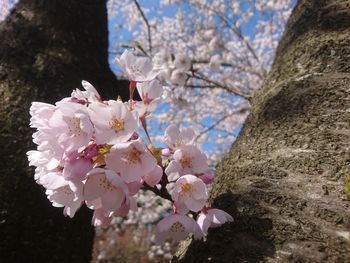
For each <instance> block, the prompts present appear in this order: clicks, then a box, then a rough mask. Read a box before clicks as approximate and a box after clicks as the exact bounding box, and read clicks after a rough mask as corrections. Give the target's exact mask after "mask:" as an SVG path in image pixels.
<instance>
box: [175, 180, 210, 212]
mask: <svg viewBox="0 0 350 263" xmlns="http://www.w3.org/2000/svg"><path fill="white" fill-rule="evenodd" d="M171 198H172V199H173V200H174V202H175V203H174V204H175V207H176V209H177V210H176V211H177V212H179V213H181V214H184V213H187V212H188V210H191V211H193V212H198V211H200V210H201V209H202V208H203V206H204V205H205V202H206V201H207V198H208V192H207V187H206V186H205V184H204V183H203V181H202V180H201V179H199V178H197V177H196V176H194V175H190V174H187V175H184V176H181V177H180V178H179V179H178V180H177V181H176V182H175V185H174V189H173V190H172V192H171Z"/></svg>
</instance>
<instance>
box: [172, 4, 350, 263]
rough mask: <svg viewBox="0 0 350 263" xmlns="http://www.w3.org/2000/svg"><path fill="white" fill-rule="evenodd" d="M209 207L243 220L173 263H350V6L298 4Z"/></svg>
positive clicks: (185, 246)
mask: <svg viewBox="0 0 350 263" xmlns="http://www.w3.org/2000/svg"><path fill="white" fill-rule="evenodd" d="M252 105H253V106H252V111H251V114H250V116H249V117H248V119H247V122H246V124H245V126H244V128H243V130H242V133H241V135H240V136H239V138H238V139H237V141H236V142H235V143H234V145H233V146H232V149H231V151H230V153H229V154H228V155H227V156H226V157H225V158H224V160H223V161H222V162H221V163H220V164H219V166H218V167H217V172H216V176H217V178H216V183H215V185H214V186H213V189H212V190H211V194H210V197H211V202H212V203H213V204H214V205H215V206H216V207H219V208H222V209H224V210H226V211H228V212H229V213H230V214H232V216H233V217H234V219H235V221H234V222H233V223H231V224H226V225H225V226H223V227H222V228H217V229H212V231H209V235H208V237H207V239H206V241H191V240H187V241H186V242H183V243H182V244H181V245H180V247H179V250H178V253H177V256H176V258H175V260H174V261H175V262H220V263H222V262H350V246H349V244H348V241H347V238H348V236H349V228H350V224H349V223H350V221H349V219H350V203H349V201H348V200H346V196H345V193H344V186H345V177H346V176H348V175H350V2H349V1H345V0H343V1H342V0H300V1H299V2H298V4H297V6H296V8H295V9H294V11H293V13H292V15H291V18H290V20H289V22H288V25H287V27H286V30H285V33H284V36H283V38H282V40H281V42H280V44H279V47H278V50H277V55H276V59H275V62H274V65H273V68H272V71H271V73H270V74H269V76H268V78H267V80H266V81H265V83H264V85H263V88H262V89H261V90H260V92H258V93H257V94H256V95H255V96H254V99H253V103H252Z"/></svg>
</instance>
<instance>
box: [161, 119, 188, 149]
mask: <svg viewBox="0 0 350 263" xmlns="http://www.w3.org/2000/svg"><path fill="white" fill-rule="evenodd" d="M194 137H195V132H194V130H193V129H192V128H184V129H181V131H180V129H179V127H178V126H176V125H174V124H172V125H170V126H169V127H168V128H167V129H166V130H165V134H164V142H165V143H166V144H167V145H168V146H169V148H171V149H176V148H178V147H180V146H181V145H186V144H192V143H193V140H194Z"/></svg>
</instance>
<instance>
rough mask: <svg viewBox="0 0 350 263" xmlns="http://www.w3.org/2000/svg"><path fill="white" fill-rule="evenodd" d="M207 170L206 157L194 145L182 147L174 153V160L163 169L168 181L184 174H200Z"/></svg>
mask: <svg viewBox="0 0 350 263" xmlns="http://www.w3.org/2000/svg"><path fill="white" fill-rule="evenodd" d="M208 169H209V167H208V164H207V157H206V156H205V154H203V153H202V152H201V151H200V150H199V149H198V148H197V147H196V146H194V145H182V146H180V147H179V148H178V149H177V150H176V151H175V153H174V160H173V161H171V162H170V163H169V165H168V167H167V168H166V169H165V173H166V175H167V176H168V180H169V181H174V180H176V179H177V178H179V177H180V176H182V175H184V174H201V173H205V172H206V171H207V170H208Z"/></svg>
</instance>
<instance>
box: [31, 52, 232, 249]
mask: <svg viewBox="0 0 350 263" xmlns="http://www.w3.org/2000/svg"><path fill="white" fill-rule="evenodd" d="M116 63H118V64H119V66H120V68H121V69H122V70H123V72H124V74H125V75H126V76H127V77H128V79H129V80H130V85H129V90H130V99H129V101H128V102H122V101H121V100H120V99H118V100H103V99H102V98H101V96H100V95H99V94H98V92H97V91H96V89H95V88H94V87H93V86H92V85H91V84H90V83H88V82H87V81H83V82H82V85H83V88H84V90H79V89H77V90H74V91H73V92H72V94H71V96H70V97H67V98H64V99H62V100H60V101H58V102H56V103H55V105H51V104H46V103H41V102H33V103H32V106H31V108H30V114H31V120H30V125H31V127H33V128H36V129H37V131H36V132H35V133H34V134H33V141H34V143H35V144H37V150H35V151H29V152H28V153H27V155H28V160H29V164H30V165H32V166H35V167H36V169H35V180H36V182H37V183H38V184H40V185H42V186H43V187H44V188H45V189H46V195H47V197H48V199H49V200H50V201H51V202H52V205H53V206H55V207H63V213H64V215H66V216H69V217H73V216H74V215H75V213H76V211H77V210H78V209H79V208H80V207H81V206H82V205H83V204H84V203H85V204H86V206H87V207H89V208H90V209H92V210H94V214H93V218H92V223H93V225H95V226H105V225H108V224H109V223H110V222H111V220H112V218H113V217H117V216H127V215H128V213H129V211H132V210H135V209H137V204H136V202H135V195H136V194H137V193H138V192H139V191H140V190H149V191H152V192H153V193H155V194H156V195H158V196H160V197H162V198H164V199H166V200H168V201H169V202H171V203H172V207H173V212H172V213H171V214H169V215H168V216H166V217H165V218H163V219H162V220H160V221H159V223H158V224H157V230H158V233H157V237H156V242H157V243H162V242H164V241H165V240H166V239H167V238H172V239H173V240H175V241H178V240H181V239H184V238H186V237H187V236H188V234H190V233H192V234H193V236H194V237H195V238H202V237H203V236H204V235H205V234H207V231H208V228H209V227H216V226H219V225H221V224H223V223H225V222H227V221H232V220H233V219H232V217H231V216H230V215H229V214H227V213H226V212H224V211H222V210H219V209H215V208H211V207H207V206H206V203H207V198H208V190H207V185H209V184H211V183H212V182H213V179H214V178H213V173H212V171H211V169H210V168H209V166H208V163H207V157H206V155H205V154H203V153H202V152H201V151H200V149H199V148H198V147H197V146H196V145H194V138H195V132H194V130H193V129H191V128H184V129H179V128H178V127H177V126H176V125H170V126H169V127H168V128H167V129H166V130H165V133H164V136H163V142H164V145H166V146H165V147H161V148H156V147H155V146H154V145H153V144H152V142H151V139H150V137H149V136H148V131H147V117H148V116H149V115H150V114H151V113H152V112H153V111H154V110H155V108H156V106H157V103H158V101H159V100H160V96H161V94H162V91H163V87H162V85H161V83H160V82H159V80H158V79H157V78H156V77H157V75H158V74H159V70H155V69H154V67H153V63H152V61H151V60H150V59H149V58H147V57H138V56H135V55H134V54H133V52H131V51H128V50H127V51H125V52H124V53H123V54H122V56H121V57H120V58H118V59H116ZM136 89H137V91H138V93H139V95H140V97H141V99H142V100H141V101H136V100H134V92H135V90H136ZM142 129H143V131H144V132H143V133H142V132H141V131H142ZM142 134H145V135H146V137H145V138H144V139H143V138H142V136H141V135H142ZM146 142H147V143H146Z"/></svg>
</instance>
